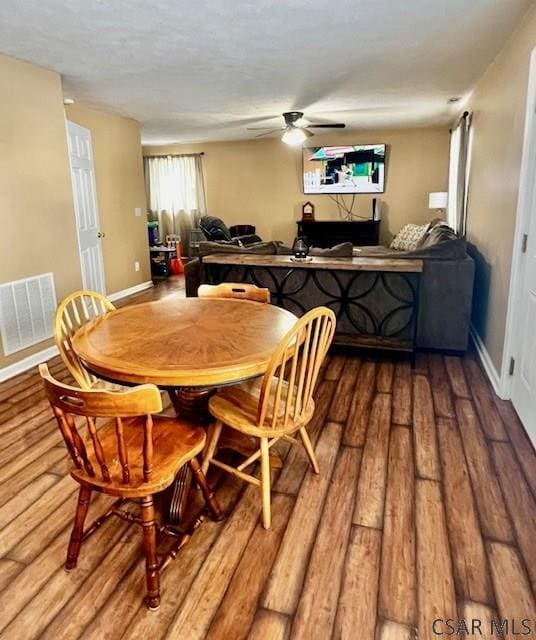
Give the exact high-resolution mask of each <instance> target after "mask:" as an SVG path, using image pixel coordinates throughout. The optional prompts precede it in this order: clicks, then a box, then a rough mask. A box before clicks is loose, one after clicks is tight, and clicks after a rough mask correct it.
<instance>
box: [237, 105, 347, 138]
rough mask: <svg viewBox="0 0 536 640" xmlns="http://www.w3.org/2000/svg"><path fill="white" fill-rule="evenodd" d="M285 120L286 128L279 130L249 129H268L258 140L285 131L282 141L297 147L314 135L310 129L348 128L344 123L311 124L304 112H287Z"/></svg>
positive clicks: (252, 129) (253, 128)
mask: <svg viewBox="0 0 536 640" xmlns="http://www.w3.org/2000/svg"><path fill="white" fill-rule="evenodd" d="M283 118H284V120H285V126H284V127H278V128H277V129H270V128H269V127H248V129H249V130H250V131H255V130H258V129H268V131H266V132H265V133H259V135H257V136H255V137H256V138H261V137H262V136H267V135H270V134H271V133H275V132H276V131H283V132H284V133H283V136H282V137H281V140H282V141H283V142H284V143H286V144H290V145H297V144H301V143H302V142H304V140H306V139H307V138H310V137H311V136H312V135H314V134H313V133H312V132H311V131H309V129H344V127H346V125H345V124H343V123H342V122H333V123H325V124H320V123H313V122H309V121H308V120H306V119H305V118H304V117H303V112H302V111H286V112H285V113H284V114H283Z"/></svg>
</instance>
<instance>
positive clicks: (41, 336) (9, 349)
mask: <svg viewBox="0 0 536 640" xmlns="http://www.w3.org/2000/svg"><path fill="white" fill-rule="evenodd" d="M55 310H56V292H55V289H54V276H53V274H52V273H43V274H42V275H39V276H34V277H32V278H24V279H23V280H15V281H14V282H7V283H6V284H2V285H0V334H1V336H2V345H3V350H4V354H5V355H6V356H7V355H9V354H10V353H15V352H16V351H20V350H21V349H25V348H26V347H30V346H31V345H33V344H37V343H38V342H42V341H43V340H46V339H47V338H50V337H52V335H53V320H54V312H55Z"/></svg>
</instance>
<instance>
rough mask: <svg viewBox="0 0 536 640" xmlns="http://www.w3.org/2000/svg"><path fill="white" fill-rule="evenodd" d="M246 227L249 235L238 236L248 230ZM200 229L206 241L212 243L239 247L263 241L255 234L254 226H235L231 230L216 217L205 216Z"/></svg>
mask: <svg viewBox="0 0 536 640" xmlns="http://www.w3.org/2000/svg"><path fill="white" fill-rule="evenodd" d="M244 227H246V228H247V231H249V233H246V234H243V235H238V234H239V233H240V232H241V231H245V230H246V229H244ZM199 228H200V229H201V231H202V232H203V233H204V234H205V237H206V239H207V240H211V241H212V242H223V243H228V244H237V245H250V244H255V243H256V242H262V239H261V238H260V237H259V236H258V235H256V234H255V227H254V226H253V225H235V226H234V227H231V229H229V227H227V225H226V224H225V222H224V221H223V220H222V219H221V218H217V217H216V216H203V217H202V218H201V220H200V221H199ZM235 234H236V235H235Z"/></svg>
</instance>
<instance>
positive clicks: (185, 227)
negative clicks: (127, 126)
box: [144, 154, 206, 255]
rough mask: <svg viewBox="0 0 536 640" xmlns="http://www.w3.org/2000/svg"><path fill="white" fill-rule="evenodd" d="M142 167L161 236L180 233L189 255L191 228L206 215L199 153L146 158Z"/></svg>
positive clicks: (186, 252) (148, 195)
mask: <svg viewBox="0 0 536 640" xmlns="http://www.w3.org/2000/svg"><path fill="white" fill-rule="evenodd" d="M144 168H145V183H146V188H147V200H148V208H149V211H150V212H151V213H152V214H153V215H156V216H157V217H158V222H159V231H160V239H161V240H165V237H166V235H168V234H170V233H179V234H180V236H181V242H182V246H183V251H184V253H185V255H188V254H189V240H190V231H191V230H192V229H193V228H195V227H197V226H198V223H199V218H201V217H202V216H204V215H205V214H206V200H205V185H204V177H203V160H202V156H201V155H200V154H197V155H184V156H181V155H174V156H171V155H170V156H151V157H146V158H144Z"/></svg>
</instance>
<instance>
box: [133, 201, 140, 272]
mask: <svg viewBox="0 0 536 640" xmlns="http://www.w3.org/2000/svg"><path fill="white" fill-rule="evenodd" d="M134 215H135V216H136V218H140V217H141V209H140V207H136V208H135V209H134ZM136 271H139V269H136Z"/></svg>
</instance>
